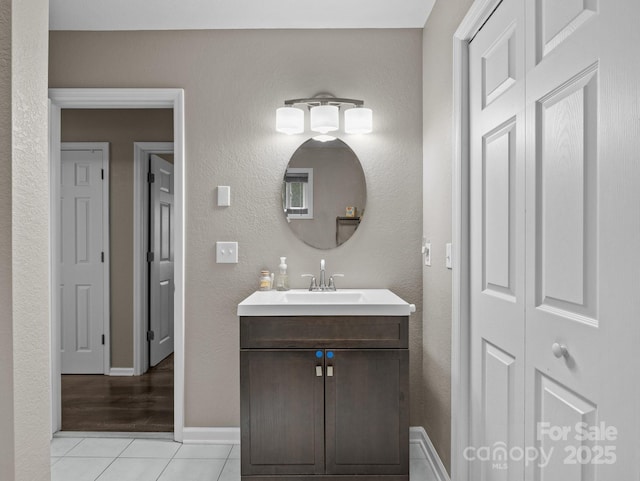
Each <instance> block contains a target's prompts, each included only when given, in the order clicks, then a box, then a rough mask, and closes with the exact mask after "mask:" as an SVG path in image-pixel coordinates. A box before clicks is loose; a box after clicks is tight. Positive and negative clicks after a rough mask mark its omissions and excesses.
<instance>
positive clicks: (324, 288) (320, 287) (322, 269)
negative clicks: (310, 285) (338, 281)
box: [318, 259, 327, 291]
mask: <svg viewBox="0 0 640 481" xmlns="http://www.w3.org/2000/svg"><path fill="white" fill-rule="evenodd" d="M318 288H319V289H320V290H321V291H326V290H327V284H325V282H324V259H320V285H319V286H318Z"/></svg>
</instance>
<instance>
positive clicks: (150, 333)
mask: <svg viewBox="0 0 640 481" xmlns="http://www.w3.org/2000/svg"><path fill="white" fill-rule="evenodd" d="M155 337H156V335H155V333H154V332H153V331H147V341H153V339H154V338H155Z"/></svg>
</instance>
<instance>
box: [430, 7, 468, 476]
mask: <svg viewBox="0 0 640 481" xmlns="http://www.w3.org/2000/svg"><path fill="white" fill-rule="evenodd" d="M471 3H473V2H472V0H447V1H439V2H436V5H435V7H434V9H433V11H432V12H431V16H430V17H429V20H428V21H427V24H426V26H425V28H424V34H423V54H422V55H423V105H424V107H423V129H424V137H423V139H424V141H423V142H424V143H423V151H424V164H423V176H424V178H423V185H424V187H423V188H424V194H423V225H424V227H423V229H424V235H425V237H426V238H427V239H429V240H430V241H431V248H432V251H431V267H424V270H423V272H424V274H423V290H424V294H423V296H424V297H423V303H424V317H423V318H424V326H423V343H422V345H423V356H424V359H423V363H422V366H423V372H422V376H423V380H424V381H423V382H424V385H425V386H426V389H425V393H424V402H425V403H424V411H423V413H422V415H421V419H422V423H423V424H424V426H425V429H426V430H427V432H428V433H429V436H430V438H431V440H432V441H433V443H434V445H435V447H436V450H437V451H438V454H439V455H440V458H441V459H442V461H443V463H444V465H445V466H446V467H447V469H450V468H449V466H450V462H451V271H450V270H449V269H447V268H446V266H445V244H446V243H447V242H451V160H452V147H453V133H452V125H453V88H452V85H453V78H452V72H453V34H454V32H455V31H456V29H457V27H458V25H459V24H460V22H461V21H462V18H463V17H464V15H465V13H466V12H467V10H468V9H469V7H470V6H471Z"/></svg>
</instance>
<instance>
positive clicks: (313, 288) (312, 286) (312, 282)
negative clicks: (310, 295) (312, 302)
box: [300, 274, 318, 291]
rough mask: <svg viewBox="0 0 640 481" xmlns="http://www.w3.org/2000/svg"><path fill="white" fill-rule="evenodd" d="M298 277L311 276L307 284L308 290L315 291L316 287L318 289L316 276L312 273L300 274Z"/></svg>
mask: <svg viewBox="0 0 640 481" xmlns="http://www.w3.org/2000/svg"><path fill="white" fill-rule="evenodd" d="M300 277H311V284H310V285H309V290H310V291H315V290H316V289H318V286H317V284H316V276H314V275H313V274H302V275H301V276H300Z"/></svg>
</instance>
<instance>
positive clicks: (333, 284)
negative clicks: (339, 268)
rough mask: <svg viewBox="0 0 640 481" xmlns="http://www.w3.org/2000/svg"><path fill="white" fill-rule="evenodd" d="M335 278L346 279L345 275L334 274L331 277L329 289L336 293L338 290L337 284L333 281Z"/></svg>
mask: <svg viewBox="0 0 640 481" xmlns="http://www.w3.org/2000/svg"><path fill="white" fill-rule="evenodd" d="M334 277H344V274H333V275H332V276H331V277H329V286H328V289H330V290H332V291H335V290H336V284H335V282H334V281H333V278H334Z"/></svg>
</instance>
